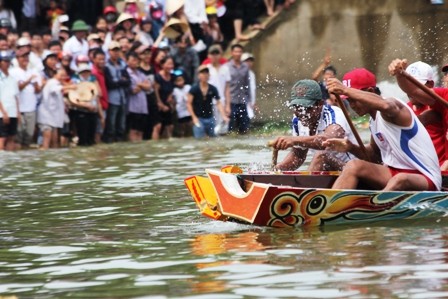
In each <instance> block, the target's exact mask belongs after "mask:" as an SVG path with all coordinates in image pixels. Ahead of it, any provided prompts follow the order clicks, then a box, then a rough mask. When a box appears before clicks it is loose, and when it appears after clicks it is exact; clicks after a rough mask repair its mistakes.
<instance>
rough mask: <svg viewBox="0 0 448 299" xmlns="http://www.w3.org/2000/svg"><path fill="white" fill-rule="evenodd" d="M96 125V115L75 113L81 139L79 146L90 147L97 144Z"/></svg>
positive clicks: (81, 112)
mask: <svg viewBox="0 0 448 299" xmlns="http://www.w3.org/2000/svg"><path fill="white" fill-rule="evenodd" d="M96 123H97V114H96V113H91V112H83V111H76V112H75V126H76V132H77V133H78V138H79V141H78V145H80V146H90V145H94V144H95V133H96Z"/></svg>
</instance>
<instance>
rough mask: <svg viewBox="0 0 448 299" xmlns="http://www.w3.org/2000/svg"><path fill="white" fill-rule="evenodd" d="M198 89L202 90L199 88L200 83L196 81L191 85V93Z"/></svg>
mask: <svg viewBox="0 0 448 299" xmlns="http://www.w3.org/2000/svg"><path fill="white" fill-rule="evenodd" d="M198 90H200V89H199V84H198V83H194V84H192V85H191V87H190V91H189V93H195V92H197V91H198Z"/></svg>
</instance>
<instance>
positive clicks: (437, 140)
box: [408, 102, 448, 165]
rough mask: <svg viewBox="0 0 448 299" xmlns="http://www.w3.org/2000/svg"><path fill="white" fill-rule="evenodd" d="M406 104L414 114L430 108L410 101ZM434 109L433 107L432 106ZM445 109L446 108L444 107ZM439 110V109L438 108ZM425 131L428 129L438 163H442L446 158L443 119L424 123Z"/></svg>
mask: <svg viewBox="0 0 448 299" xmlns="http://www.w3.org/2000/svg"><path fill="white" fill-rule="evenodd" d="M408 106H409V107H411V109H412V111H414V113H415V115H420V114H422V113H423V112H425V111H427V110H431V108H430V107H429V106H426V105H423V106H421V107H417V106H415V105H413V104H412V103H411V102H408ZM432 110H434V107H432ZM445 110H447V109H445ZM439 111H440V110H439ZM425 128H426V131H428V134H429V136H430V137H431V140H432V143H433V144H434V147H435V149H436V153H437V157H438V158H439V165H442V164H443V162H445V160H446V157H447V155H446V152H447V149H448V147H446V146H447V145H448V144H446V140H445V132H446V128H444V126H443V121H442V120H440V121H434V122H431V123H427V124H425Z"/></svg>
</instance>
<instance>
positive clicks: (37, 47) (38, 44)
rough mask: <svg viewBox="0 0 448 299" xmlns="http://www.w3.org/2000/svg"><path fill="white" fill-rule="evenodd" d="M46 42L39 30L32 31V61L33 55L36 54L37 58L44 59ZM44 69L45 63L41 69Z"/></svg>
mask: <svg viewBox="0 0 448 299" xmlns="http://www.w3.org/2000/svg"><path fill="white" fill-rule="evenodd" d="M44 50H45V48H44V44H43V42H42V36H41V35H40V33H39V32H38V31H33V32H32V33H31V53H30V58H31V61H34V60H33V56H36V57H37V59H39V60H40V61H42V59H43V58H44V57H43V56H44ZM42 69H43V65H42V68H41V69H40V70H42Z"/></svg>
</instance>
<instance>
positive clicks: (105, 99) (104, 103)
mask: <svg viewBox="0 0 448 299" xmlns="http://www.w3.org/2000/svg"><path fill="white" fill-rule="evenodd" d="M92 75H94V76H95V78H96V80H98V84H99V86H100V89H101V97H100V103H101V108H103V110H104V111H105V110H107V108H108V107H109V96H108V94H107V87H106V77H105V76H104V72H103V71H102V70H100V69H98V68H97V67H96V66H95V65H93V66H92Z"/></svg>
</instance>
